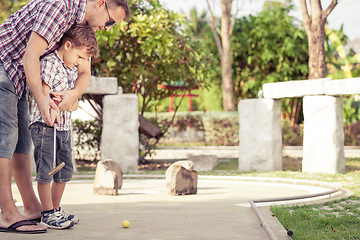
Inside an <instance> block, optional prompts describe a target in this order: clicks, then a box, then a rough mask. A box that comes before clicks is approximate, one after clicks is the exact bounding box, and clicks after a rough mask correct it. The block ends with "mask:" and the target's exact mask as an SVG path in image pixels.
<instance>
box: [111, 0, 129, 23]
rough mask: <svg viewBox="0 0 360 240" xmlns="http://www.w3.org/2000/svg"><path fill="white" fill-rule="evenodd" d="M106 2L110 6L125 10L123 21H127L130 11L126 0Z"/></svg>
mask: <svg viewBox="0 0 360 240" xmlns="http://www.w3.org/2000/svg"><path fill="white" fill-rule="evenodd" d="M108 3H109V5H110V6H117V7H122V8H123V9H124V10H125V18H124V21H129V19H130V15H131V13H130V8H129V4H128V2H127V0H109V2H108ZM110 8H111V7H110Z"/></svg>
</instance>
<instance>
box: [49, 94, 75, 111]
mask: <svg viewBox="0 0 360 240" xmlns="http://www.w3.org/2000/svg"><path fill="white" fill-rule="evenodd" d="M52 95H53V96H55V98H56V99H61V101H59V102H60V103H59V109H60V111H71V109H72V107H73V104H74V102H75V101H76V100H77V98H78V96H77V94H76V92H75V91H73V90H68V91H62V92H53V93H52Z"/></svg>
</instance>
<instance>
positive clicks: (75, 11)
mask: <svg viewBox="0 0 360 240" xmlns="http://www.w3.org/2000/svg"><path fill="white" fill-rule="evenodd" d="M85 11H86V0H31V1H30V2H29V3H28V4H26V5H25V6H24V7H23V8H21V9H20V10H19V11H17V12H16V13H14V14H13V15H11V16H10V17H9V19H8V20H6V21H5V22H4V23H3V24H2V25H1V26H0V60H1V61H2V62H3V64H4V67H5V70H6V72H7V74H8V77H9V79H10V80H11V81H12V82H13V83H14V86H15V90H16V94H17V96H18V97H19V98H20V97H21V95H22V92H23V90H24V88H25V86H26V80H25V72H24V67H23V61H22V59H23V56H24V53H25V48H26V45H27V42H28V41H29V38H30V35H31V32H32V31H34V32H36V33H38V34H39V35H41V36H42V37H43V38H44V39H46V41H47V42H48V44H49V46H48V47H47V49H46V50H45V52H44V53H43V56H44V55H46V54H47V53H50V52H52V51H54V50H55V49H57V47H58V46H57V45H58V44H57V43H58V42H59V41H60V39H61V37H62V36H63V34H64V33H65V32H66V31H67V30H68V29H69V28H70V27H71V25H73V24H74V23H81V22H83V21H84V18H85ZM28 90H29V89H28Z"/></svg>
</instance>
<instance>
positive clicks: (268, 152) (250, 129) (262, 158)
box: [238, 98, 282, 172]
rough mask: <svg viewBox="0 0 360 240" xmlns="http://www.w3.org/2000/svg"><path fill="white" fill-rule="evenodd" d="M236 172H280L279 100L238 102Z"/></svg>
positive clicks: (263, 99)
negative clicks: (237, 156) (237, 155)
mask: <svg viewBox="0 0 360 240" xmlns="http://www.w3.org/2000/svg"><path fill="white" fill-rule="evenodd" d="M238 110H239V125H240V126H239V140H240V144H239V145H240V146H239V170H240V171H244V172H248V171H254V170H255V171H259V172H262V171H278V170H282V155H281V150H282V142H281V121H280V116H281V108H280V100H273V99H266V98H259V99H245V100H240V102H239V105H238Z"/></svg>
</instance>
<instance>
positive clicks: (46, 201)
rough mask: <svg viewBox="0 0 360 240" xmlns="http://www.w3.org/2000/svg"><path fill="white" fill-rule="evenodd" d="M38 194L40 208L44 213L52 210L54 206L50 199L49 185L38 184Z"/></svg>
mask: <svg viewBox="0 0 360 240" xmlns="http://www.w3.org/2000/svg"><path fill="white" fill-rule="evenodd" d="M38 192H39V197H40V201H41V206H42V209H43V210H44V211H50V210H52V209H54V205H53V202H52V197H51V188H50V183H39V182H38Z"/></svg>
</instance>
